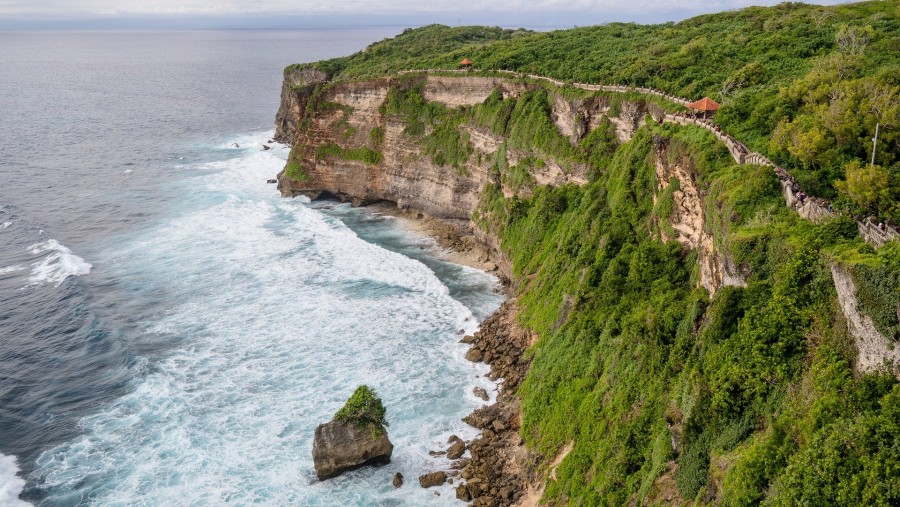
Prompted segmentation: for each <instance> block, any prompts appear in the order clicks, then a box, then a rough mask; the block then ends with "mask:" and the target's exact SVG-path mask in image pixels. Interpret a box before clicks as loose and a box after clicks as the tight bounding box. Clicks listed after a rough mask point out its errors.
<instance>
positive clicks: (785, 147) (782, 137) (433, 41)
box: [314, 2, 900, 221]
mask: <svg viewBox="0 0 900 507" xmlns="http://www.w3.org/2000/svg"><path fill="white" fill-rule="evenodd" d="M898 47H900V4H898V3H897V2H863V3H856V4H849V5H838V6H830V7H823V6H813V5H804V4H800V3H783V4H779V5H778V6H775V7H769V8H761V7H753V8H748V9H742V10H737V11H730V12H723V13H719V14H711V15H705V16H699V17H696V18H692V19H688V20H685V21H682V22H679V23H666V24H660V25H637V24H629V23H611V24H608V25H604V26H594V27H584V28H575V29H570V30H561V31H555V32H546V33H533V32H527V31H510V30H502V29H499V28H485V27H456V28H450V27H445V26H439V25H432V26H428V27H424V28H421V29H415V30H407V31H405V32H404V33H402V34H401V35H399V36H397V37H396V38H394V39H389V40H385V41H382V42H379V43H376V44H373V45H372V46H370V47H369V48H367V49H366V50H365V51H362V52H359V53H357V54H354V55H352V56H349V57H345V58H338V59H334V60H328V61H324V62H318V63H316V64H314V65H315V66H318V67H319V68H322V69H324V70H327V71H328V72H330V73H332V74H333V75H334V76H335V77H338V78H342V79H355V78H363V77H374V76H382V75H385V74H391V73H396V72H398V71H401V70H409V69H430V68H441V69H453V68H456V66H457V63H458V61H459V60H460V59H461V58H463V57H469V58H471V59H473V60H474V61H475V65H476V67H478V68H480V69H507V70H516V71H522V72H528V73H536V74H542V75H547V76H550V77H554V78H557V79H561V80H569V81H578V82H590V83H606V84H631V85H639V86H649V87H655V88H658V89H661V90H663V91H666V92H668V93H672V94H675V95H679V96H683V97H687V98H691V99H697V98H700V97H702V96H704V95H707V96H711V97H713V98H715V99H716V100H718V101H720V102H722V103H723V104H724V107H723V108H722V109H721V110H720V112H719V114H718V115H717V120H716V121H717V122H718V123H720V124H721V125H722V126H723V128H724V130H725V131H726V132H729V133H730V134H732V135H734V136H736V137H737V138H739V139H741V140H742V141H744V142H745V143H746V144H747V145H748V146H750V147H751V149H754V150H757V151H760V152H762V153H764V154H767V155H769V156H770V158H773V159H774V160H775V161H776V162H778V163H780V164H783V165H785V166H786V167H788V168H789V169H790V170H791V171H792V173H793V174H795V176H797V178H798V179H799V180H800V182H801V184H802V185H803V186H804V187H805V188H806V189H807V191H808V192H810V193H811V194H813V195H818V196H821V197H826V198H832V199H837V201H838V203H839V205H840V206H842V207H848V208H849V209H850V210H851V211H853V212H856V213H861V214H872V215H876V216H882V217H892V218H893V219H894V220H896V221H900V206H898V204H897V202H898V200H900V134H898V127H900V51H898V50H897V48H898ZM876 123H879V124H880V125H881V129H880V132H879V138H880V144H879V149H878V151H877V153H876V163H877V165H876V167H875V168H871V169H867V168H864V166H865V164H864V162H866V161H868V160H869V156H870V154H871V148H872V143H871V139H872V137H873V136H874V134H875V125H876ZM836 183H837V184H836Z"/></svg>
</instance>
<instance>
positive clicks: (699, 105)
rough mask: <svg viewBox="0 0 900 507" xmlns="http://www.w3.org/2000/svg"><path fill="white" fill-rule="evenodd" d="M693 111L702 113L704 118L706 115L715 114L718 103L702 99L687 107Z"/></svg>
mask: <svg viewBox="0 0 900 507" xmlns="http://www.w3.org/2000/svg"><path fill="white" fill-rule="evenodd" d="M687 107H689V108H690V109H691V110H693V111H698V112H699V111H703V118H704V119H705V118H706V115H707V113H715V112H716V111H718V110H719V107H720V106H719V103H718V102H716V101H715V100H713V99H711V98H709V97H703V98H702V99H700V100H698V101H697V102H691V103H690V104H688V106H687Z"/></svg>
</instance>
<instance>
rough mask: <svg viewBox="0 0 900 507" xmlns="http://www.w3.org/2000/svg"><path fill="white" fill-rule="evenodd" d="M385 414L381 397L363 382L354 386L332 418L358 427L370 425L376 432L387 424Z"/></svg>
mask: <svg viewBox="0 0 900 507" xmlns="http://www.w3.org/2000/svg"><path fill="white" fill-rule="evenodd" d="M386 414H387V411H386V410H385V408H384V405H383V404H382V403H381V398H379V397H378V395H377V394H375V391H374V390H373V389H372V388H371V387H369V386H367V385H365V384H363V385H361V386H359V387H357V388H356V391H354V392H353V395H351V396H350V398H349V399H348V400H347V403H345V404H344V406H343V408H341V409H340V410H338V411H337V413H336V414H334V420H335V421H344V422H352V423H355V424H356V425H357V426H360V427H365V426H370V427H372V429H373V432H375V433H376V434H377V432H380V431H381V428H382V427H387V426H389V424H388V421H387V419H386V418H385V415H386Z"/></svg>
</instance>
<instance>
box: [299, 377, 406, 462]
mask: <svg viewBox="0 0 900 507" xmlns="http://www.w3.org/2000/svg"><path fill="white" fill-rule="evenodd" d="M387 425H388V423H387V420H386V419H385V409H384V405H383V404H382V403H381V399H380V398H378V396H377V395H376V394H375V391H373V390H372V389H371V388H369V387H368V386H365V385H363V386H359V387H358V388H357V389H356V391H355V392H354V393H353V395H352V396H351V397H350V399H348V400H347V403H346V404H345V405H344V408H342V409H341V410H339V411H338V412H337V414H335V416H334V419H333V420H332V421H330V422H327V423H325V424H320V425H319V426H318V427H317V428H316V435H315V439H314V440H313V451H312V454H313V463H314V465H315V468H316V476H318V478H319V480H325V479H330V478H332V477H336V476H338V475H340V474H342V473H344V472H347V471H349V470H353V469H355V468H359V467H361V466H366V465H383V464H387V463H390V461H391V454H392V453H393V451H394V444H392V443H391V441H390V439H388V436H387V429H386V428H385V427H386V426H387Z"/></svg>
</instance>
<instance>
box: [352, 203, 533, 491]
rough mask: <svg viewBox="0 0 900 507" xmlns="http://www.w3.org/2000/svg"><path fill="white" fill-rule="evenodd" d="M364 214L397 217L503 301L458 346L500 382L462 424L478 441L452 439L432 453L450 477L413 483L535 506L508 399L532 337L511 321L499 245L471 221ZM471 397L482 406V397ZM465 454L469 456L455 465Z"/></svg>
mask: <svg viewBox="0 0 900 507" xmlns="http://www.w3.org/2000/svg"><path fill="white" fill-rule="evenodd" d="M367 207H368V208H369V209H370V210H371V211H373V212H377V213H382V214H385V215H390V216H394V217H397V218H399V219H401V220H402V221H403V222H404V225H405V226H406V227H408V228H409V229H411V230H414V231H416V232H418V233H420V234H424V235H427V236H430V237H432V238H434V239H435V241H436V242H437V244H438V245H439V246H440V247H441V248H443V249H444V253H445V258H446V259H447V260H449V261H451V262H455V263H457V264H462V265H465V266H470V267H473V268H477V269H482V270H484V271H487V272H489V273H491V274H494V275H496V276H497V277H498V278H500V281H501V282H502V284H503V287H504V290H505V291H506V292H507V300H506V301H505V302H504V303H503V304H502V305H501V306H500V308H498V309H497V310H496V311H495V312H494V313H493V314H491V315H490V316H489V317H488V318H487V319H485V321H484V322H483V323H482V324H481V328H480V330H479V331H477V332H476V333H474V334H473V335H469V336H465V337H463V338H462V340H460V342H461V343H465V344H467V345H470V348H469V350H468V352H467V353H466V359H468V360H469V361H473V362H483V363H485V364H487V365H489V366H490V368H491V370H490V373H489V378H490V379H491V380H494V381H499V394H498V396H497V398H496V401H495V403H493V404H491V405H485V406H482V407H480V408H478V409H476V410H475V411H473V412H472V413H471V414H469V415H468V416H466V417H465V418H464V419H463V421H465V422H466V423H467V424H469V425H470V426H473V427H475V428H477V429H479V430H480V431H481V434H480V435H479V436H478V437H476V438H474V439H473V440H471V441H470V442H462V441H461V440H459V439H458V438H455V439H454V438H453V437H451V440H450V441H449V442H448V444H450V445H449V447H448V449H447V450H446V451H438V452H439V453H440V454H444V453H446V455H447V457H448V458H449V459H451V460H453V462H452V464H451V465H450V470H446V471H434V472H431V473H429V474H425V475H423V476H422V477H420V478H419V483H420V485H421V486H422V487H431V486H435V485H439V484H443V483H444V482H445V481H446V482H449V483H452V482H453V481H454V478H457V480H459V481H460V483H459V484H457V485H456V497H457V498H459V499H460V500H463V501H466V502H470V503H471V505H473V506H474V507H506V506H518V507H525V506H529V505H536V503H537V500H539V499H540V497H539V496H537V497H535V496H534V495H533V494H530V493H532V492H533V491H534V490H535V489H539V488H538V486H539V484H540V482H541V478H540V476H539V475H538V473H537V472H536V469H537V465H538V463H539V461H538V459H537V457H536V456H534V455H532V454H531V453H530V452H529V451H527V450H526V449H525V447H524V445H523V442H522V439H521V437H520V436H519V428H520V427H521V421H522V417H521V407H520V403H519V399H518V398H517V397H516V395H515V393H516V390H517V389H518V388H519V385H521V383H522V381H523V380H524V378H525V374H526V373H527V371H528V368H529V366H530V360H529V359H527V358H526V357H525V351H526V350H527V349H528V348H529V347H530V346H531V345H533V344H534V341H535V340H536V339H537V337H536V336H534V335H533V333H530V332H529V331H527V330H525V329H523V328H522V327H521V326H519V325H518V323H517V322H516V314H517V311H518V305H517V300H516V299H515V297H514V296H513V294H514V287H513V282H512V265H511V263H510V262H509V260H508V259H506V257H505V256H504V255H503V254H502V252H501V251H500V249H499V244H498V242H497V241H496V240H495V239H494V238H492V237H490V236H488V235H486V234H484V233H482V232H481V231H479V230H478V229H476V228H475V227H474V226H473V224H472V222H471V221H468V220H447V219H439V218H432V217H428V216H426V215H423V214H422V213H418V212H416V211H411V210H403V209H399V208H397V207H395V206H394V205H393V203H379V204H373V205H369V206H367ZM475 389H476V390H477V389H478V388H475ZM475 395H476V396H479V397H481V398H482V399H484V400H485V401H487V395H486V393H479V392H475ZM465 450H468V451H469V453H470V457H468V458H462V454H463V452H465Z"/></svg>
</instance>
